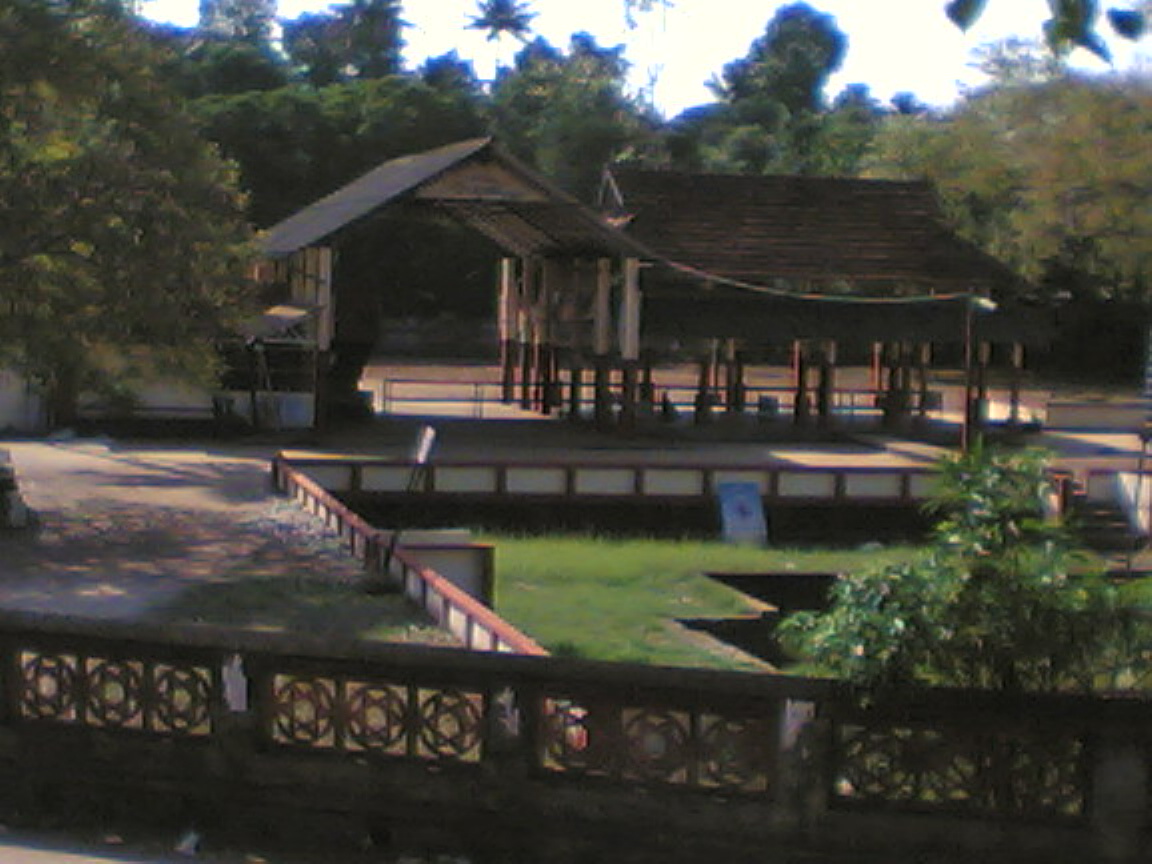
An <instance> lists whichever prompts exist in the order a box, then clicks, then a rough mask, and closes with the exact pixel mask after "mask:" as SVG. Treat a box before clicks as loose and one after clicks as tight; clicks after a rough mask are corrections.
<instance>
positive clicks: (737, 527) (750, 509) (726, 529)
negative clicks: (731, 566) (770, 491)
mask: <svg viewBox="0 0 1152 864" xmlns="http://www.w3.org/2000/svg"><path fill="white" fill-rule="evenodd" d="M716 496H717V498H719V499H720V527H721V530H722V533H723V537H724V540H725V541H727V542H728V543H741V544H747V545H757V546H764V545H767V543H768V521H767V519H766V518H765V516H764V500H763V499H762V498H761V497H760V487H759V486H757V485H756V484H755V483H719V484H717V486H716Z"/></svg>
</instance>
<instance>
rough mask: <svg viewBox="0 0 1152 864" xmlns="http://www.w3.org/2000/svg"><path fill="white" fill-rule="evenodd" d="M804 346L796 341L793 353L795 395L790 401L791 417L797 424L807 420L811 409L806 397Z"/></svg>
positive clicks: (806, 363) (806, 375) (806, 357)
mask: <svg viewBox="0 0 1152 864" xmlns="http://www.w3.org/2000/svg"><path fill="white" fill-rule="evenodd" d="M806 348H807V346H805V345H803V344H802V343H800V342H797V343H796V348H795V349H794V354H793V356H794V358H795V360H794V362H795V366H796V395H795V397H794V399H793V403H792V419H793V421H794V422H795V423H796V425H797V426H802V425H804V424H805V423H807V422H808V414H809V412H810V410H811V405H810V403H809V397H808V352H807V350H806Z"/></svg>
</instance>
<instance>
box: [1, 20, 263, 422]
mask: <svg viewBox="0 0 1152 864" xmlns="http://www.w3.org/2000/svg"><path fill="white" fill-rule="evenodd" d="M0 42H2V43H3V44H4V45H5V46H6V48H5V51H4V52H2V53H0V285H3V291H4V298H5V303H4V304H3V306H2V307H0V355H2V360H3V362H4V363H5V364H9V365H11V366H13V367H15V368H17V369H19V370H21V371H22V372H24V373H25V374H26V375H27V376H29V378H31V379H32V380H33V381H35V382H38V383H40V384H41V385H43V386H44V387H45V388H46V391H47V392H48V394H49V401H50V408H51V411H52V414H53V417H54V419H55V420H56V422H58V423H66V422H68V421H69V420H70V419H71V415H72V413H73V411H74V409H75V405H76V398H77V394H78V393H79V392H80V391H81V390H84V389H87V390H92V389H96V390H106V391H107V390H115V389H117V387H118V385H119V384H121V383H123V382H124V380H125V379H126V378H128V377H131V375H132V374H133V372H134V371H135V370H134V368H133V362H132V361H133V360H138V361H141V362H145V363H146V364H147V365H148V366H149V368H150V369H152V370H156V369H159V370H161V371H164V370H168V371H179V372H181V373H185V374H190V373H197V374H202V375H203V374H208V373H210V372H211V368H212V360H211V358H212V352H211V340H212V339H213V338H214V337H216V336H218V335H219V334H220V333H221V332H222V331H223V329H224V328H225V326H226V325H227V323H228V321H229V319H230V318H232V317H234V316H236V315H238V314H243V312H244V303H243V299H244V297H245V282H244V278H243V272H244V267H245V266H246V262H247V252H248V249H247V245H246V240H247V236H248V232H247V229H246V224H245V222H244V220H243V210H242V205H243V202H242V199H241V198H240V196H239V194H238V193H237V191H236V186H235V177H234V176H233V173H232V170H231V168H230V167H229V166H228V165H226V164H225V163H224V162H222V161H221V160H220V159H219V158H217V156H216V154H215V153H214V152H213V150H212V149H211V148H210V147H209V146H208V145H207V144H206V143H205V142H204V141H203V139H202V138H201V137H200V136H199V134H198V131H197V129H196V127H195V126H194V124H193V123H192V122H191V121H190V119H189V118H188V116H187V114H186V113H185V112H184V110H183V109H182V107H181V105H180V104H179V102H178V101H177V100H176V99H175V98H174V97H173V96H172V94H171V93H170V91H169V90H168V89H167V88H166V87H164V86H163V85H162V84H161V83H160V82H159V81H158V80H157V75H156V71H155V70H156V63H155V57H154V55H153V54H152V52H151V50H150V49H149V47H148V46H147V45H146V44H145V43H144V42H143V41H142V40H141V39H139V38H138V34H137V33H136V31H135V28H134V27H133V26H132V24H131V23H130V22H129V21H128V20H126V19H125V17H124V16H123V15H122V14H121V13H120V12H119V11H118V10H117V9H115V8H110V7H108V6H106V5H103V4H97V3H89V2H86V0H68V2H57V3H53V4H51V5H49V4H45V3H42V2H36V0H6V2H5V3H4V4H3V5H2V6H0ZM9 46H11V47H12V50H9ZM137 347H139V348H146V349H147V350H146V351H145V352H144V353H143V355H141V354H137V353H134V349H135V348H137ZM126 349H127V350H126Z"/></svg>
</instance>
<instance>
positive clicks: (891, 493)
mask: <svg viewBox="0 0 1152 864" xmlns="http://www.w3.org/2000/svg"><path fill="white" fill-rule="evenodd" d="M281 461H282V462H283V463H284V464H289V463H290V464H291V465H293V466H295V467H296V468H297V469H299V470H301V471H305V472H307V474H308V476H310V477H312V478H313V479H314V480H315V481H316V483H317V484H319V485H320V486H321V487H322V488H324V489H327V490H328V491H329V492H332V493H336V494H340V493H347V492H367V493H372V492H377V493H384V494H397V493H406V492H409V491H413V490H410V489H409V486H408V483H409V478H410V477H411V476H412V468H413V466H412V464H411V463H410V462H407V461H405V460H391V459H375V458H368V459H357V458H314V457H291V458H290V459H288V458H286V457H281ZM934 476H935V472H934V471H933V469H931V468H922V467H915V466H913V467H892V468H861V467H834V468H826V467H807V466H797V465H772V466H766V467H760V466H754V465H747V466H744V465H668V464H664V463H647V464H645V463H629V464H612V463H605V462H595V463H576V462H507V461H505V462H494V461H490V462H450V463H447V462H445V463H439V464H434V465H428V466H424V471H423V478H422V480H421V482H420V486H419V488H418V490H416V491H419V492H421V493H427V494H443V495H476V496H486V497H493V498H502V497H507V496H513V495H515V496H525V497H532V496H537V497H540V498H552V499H577V498H584V499H588V500H608V499H637V498H651V499H669V498H681V499H686V500H689V499H697V498H710V497H712V496H713V495H714V494H715V490H716V487H717V486H718V485H719V484H721V483H731V482H742V483H754V484H756V486H757V487H758V488H759V489H760V492H761V494H762V495H763V496H764V497H765V498H766V499H768V500H769V501H778V502H781V503H805V502H812V503H836V504H848V503H853V502H860V503H867V504H877V503H891V504H915V503H918V502H920V501H924V500H926V499H927V498H928V497H930V495H931V494H932V487H933V482H934Z"/></svg>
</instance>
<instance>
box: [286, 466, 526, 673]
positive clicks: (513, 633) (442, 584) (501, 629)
mask: <svg viewBox="0 0 1152 864" xmlns="http://www.w3.org/2000/svg"><path fill="white" fill-rule="evenodd" d="M272 481H273V485H274V486H275V488H276V489H277V490H279V491H280V492H282V493H284V494H285V495H288V496H289V497H291V498H293V499H295V500H296V501H297V502H299V503H300V504H301V505H302V506H303V507H304V508H305V509H306V510H308V511H309V512H311V513H313V514H315V515H317V516H319V517H320V518H321V519H323V520H324V523H325V524H326V525H327V526H328V527H329V528H331V529H333V530H335V531H336V533H337V534H338V535H339V536H340V537H341V538H343V539H344V541H345V542H346V543H347V544H348V548H349V550H350V551H351V553H352V554H353V555H355V556H356V557H358V558H359V559H360V560H361V561H362V562H363V564H364V567H365V569H366V571H367V573H368V576H369V579H370V580H375V581H378V582H380V583H383V584H386V585H389V586H395V587H397V588H399V590H401V591H402V592H403V593H404V594H405V595H406V596H407V597H408V598H409V599H410V600H412V601H413V602H414V603H415V604H416V605H417V606H418V607H419V608H421V609H423V610H424V611H426V612H427V613H428V614H429V615H430V616H431V617H432V619H433V620H434V621H435V622H436V623H437V624H439V625H440V626H441V627H444V628H445V629H447V630H448V631H449V632H451V633H452V634H453V635H455V636H456V638H457V639H459V640H460V642H461V644H463V645H464V646H465V647H466V648H472V649H476V650H485V651H506V652H514V653H520V654H545V653H547V652H546V651H545V650H544V649H543V648H542V647H541V646H540V645H539V644H537V643H536V642H535V640H533V639H531V638H529V637H528V636H526V635H525V634H523V633H521V632H520V631H519V630H517V629H516V628H515V627H513V626H512V625H511V624H509V623H508V622H507V621H505V620H504V619H503V618H501V617H499V616H498V615H497V614H496V613H495V612H493V611H492V610H491V609H489V608H487V607H486V606H485V605H484V604H483V603H482V602H481V601H480V600H478V599H476V598H475V597H473V596H471V595H470V594H468V593H467V592H466V591H465V590H464V589H462V588H461V587H459V586H457V585H455V584H453V583H452V582H451V581H449V580H448V579H446V578H445V577H444V576H443V575H441V574H440V573H437V572H436V571H435V570H433V569H432V568H430V567H428V566H426V565H425V564H424V563H423V562H422V561H421V560H420V559H419V558H418V557H417V556H418V553H417V552H414V551H413V550H409V549H406V548H403V547H400V546H398V545H397V542H396V541H397V538H396V537H394V532H392V531H383V530H381V529H379V528H376V527H375V526H373V525H370V524H369V523H368V522H367V521H366V520H365V519H364V518H363V517H361V516H360V515H359V514H357V513H354V512H353V511H352V510H350V509H349V508H348V507H347V506H346V505H345V504H343V503H342V502H341V501H339V500H337V499H336V498H335V497H334V496H333V495H332V494H331V493H329V492H328V491H327V490H326V489H324V488H323V487H322V486H320V484H319V483H317V482H316V480H314V479H313V478H311V477H309V476H308V475H306V474H304V473H303V472H301V471H299V470H297V469H296V468H295V467H294V466H293V465H292V464H290V463H289V462H288V461H286V460H285V459H283V458H277V459H276V460H274V462H273V465H272ZM439 554H440V555H441V556H443V555H444V550H443V549H441V550H439ZM480 588H481V590H485V591H487V592H488V593H490V591H491V574H490V573H489V574H488V577H487V579H484V578H483V577H482V578H481V584H480Z"/></svg>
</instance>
